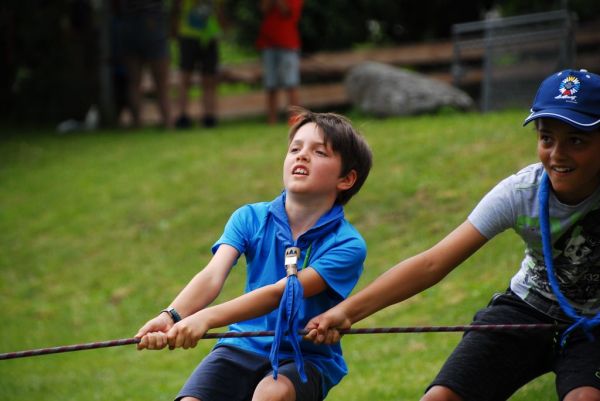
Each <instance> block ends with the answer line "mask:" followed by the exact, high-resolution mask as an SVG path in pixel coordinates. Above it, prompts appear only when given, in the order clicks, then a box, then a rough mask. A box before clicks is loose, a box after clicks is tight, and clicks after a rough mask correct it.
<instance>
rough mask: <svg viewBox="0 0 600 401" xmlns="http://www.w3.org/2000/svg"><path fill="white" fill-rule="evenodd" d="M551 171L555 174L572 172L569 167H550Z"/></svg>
mask: <svg viewBox="0 0 600 401" xmlns="http://www.w3.org/2000/svg"><path fill="white" fill-rule="evenodd" d="M552 170H553V171H556V172H557V173H561V174H564V173H570V172H571V171H573V170H574V169H572V168H570V167H558V166H554V167H552Z"/></svg>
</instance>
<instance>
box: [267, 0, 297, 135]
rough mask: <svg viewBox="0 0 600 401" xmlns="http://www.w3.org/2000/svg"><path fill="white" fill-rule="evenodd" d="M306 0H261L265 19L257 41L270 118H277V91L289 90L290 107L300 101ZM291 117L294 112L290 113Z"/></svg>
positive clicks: (275, 119)
mask: <svg viewBox="0 0 600 401" xmlns="http://www.w3.org/2000/svg"><path fill="white" fill-rule="evenodd" d="M302 1H303V0H261V2H260V9H261V11H262V13H263V20H262V23H261V25H260V32H259V35H258V39H257V41H256V45H257V47H258V48H259V49H260V50H261V51H262V61H263V85H264V87H265V89H266V92H267V121H268V123H269V124H274V123H276V122H277V111H278V100H277V91H278V90H279V89H284V90H285V91H286V93H287V100H288V108H289V107H291V106H297V105H298V104H299V95H298V86H299V85H300V44H301V42H300V32H299V29H298V23H299V22H300V14H301V13H302ZM288 117H291V114H290V115H289V116H288Z"/></svg>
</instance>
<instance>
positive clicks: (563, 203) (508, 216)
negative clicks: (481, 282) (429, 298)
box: [307, 70, 600, 401]
mask: <svg viewBox="0 0 600 401" xmlns="http://www.w3.org/2000/svg"><path fill="white" fill-rule="evenodd" d="M531 121H534V122H535V129H536V132H537V139H538V141H537V153H538V157H539V159H540V163H536V164H532V165H530V166H527V167H525V168H524V169H522V170H521V171H519V172H517V173H516V174H514V175H512V176H510V177H508V178H506V179H504V180H503V181H501V182H500V183H499V184H498V185H497V186H496V187H494V188H493V189H492V190H491V191H490V192H489V193H488V194H487V195H486V196H485V197H484V198H483V199H482V200H481V202H480V203H479V204H478V205H477V206H476V207H475V209H474V210H473V211H472V212H471V214H470V215H469V216H468V219H467V220H466V221H465V222H463V223H462V224H461V225H460V226H459V227H458V228H456V229H455V230H454V231H453V232H452V233H450V234H449V235H448V236H447V237H446V238H444V239H443V240H441V241H440V242H439V243H437V244H436V245H434V246H433V247H432V248H430V249H428V250H426V251H425V252H422V253H420V254H418V255H416V256H414V257H412V258H409V259H406V260H405V261H403V262H401V263H399V264H398V265H396V266H395V267H393V268H392V269H390V270H388V271H387V272H386V273H384V274H383V275H382V276H381V277H379V278H378V279H376V280H375V281H374V282H373V283H372V284H370V285H369V286H367V287H366V288H365V289H363V290H362V291H360V292H358V293H356V294H355V295H353V296H352V297H350V298H348V299H347V300H345V301H344V302H342V303H340V304H338V305H337V306H336V307H334V308H333V309H331V310H329V311H327V312H326V313H325V314H322V315H320V316H317V317H315V318H314V319H312V320H311V321H310V322H309V324H308V325H307V328H308V329H310V330H311V332H310V333H309V335H308V336H307V337H308V338H311V339H314V340H315V341H316V342H317V343H331V342H332V341H338V340H339V332H338V331H337V330H331V329H332V328H347V327H349V326H350V325H351V324H352V323H355V322H357V321H359V320H361V319H363V318H365V317H367V316H369V315H370V314H372V313H374V312H376V311H378V310H380V309H382V308H384V307H386V306H388V305H391V304H394V303H397V302H400V301H403V300H405V299H407V298H410V297H411V296H413V295H415V294H417V293H419V292H421V291H423V290H425V289H426V288H429V287H431V286H432V285H434V284H436V283H437V282H439V281H440V280H442V279H443V278H444V277H445V276H446V275H447V274H448V273H450V272H451V271H452V270H453V269H454V268H456V267H457V266H458V265H459V264H460V263H462V262H463V261H464V260H465V259H467V258H468V257H469V256H471V255H472V254H473V253H475V252H476V251H477V250H478V249H479V248H481V247H482V246H483V245H484V244H485V243H486V242H487V241H488V240H490V239H491V238H493V237H494V236H495V235H497V234H499V233H500V232H502V231H504V230H506V229H509V228H512V229H514V230H515V232H516V233H517V234H518V235H519V236H520V237H521V238H522V239H523V241H524V242H525V256H524V258H523V260H522V262H521V264H520V268H519V271H518V272H517V273H516V274H515V275H514V276H513V278H512V280H511V282H510V287H509V289H508V290H507V291H506V292H505V293H502V294H497V295H496V296H494V297H493V298H492V300H491V301H490V304H489V305H488V307H487V308H485V309H482V310H480V311H479V312H478V313H477V314H476V315H475V318H474V320H473V324H519V323H523V324H538V323H542V324H554V323H562V324H563V325H566V326H567V328H566V329H564V328H561V329H560V330H558V329H557V330H556V332H553V331H546V332H539V333H537V334H536V333H531V332H524V331H521V332H517V331H511V332H483V331H479V332H476V331H471V332H468V333H467V334H465V335H464V337H463V339H462V341H461V342H460V344H459V345H458V346H457V348H456V349H455V350H454V352H453V353H452V355H451V356H450V357H449V359H448V360H447V361H446V363H445V364H444V366H443V368H442V370H441V371H440V373H439V374H438V376H437V377H436V378H435V380H434V381H433V382H432V383H431V385H430V386H429V388H428V390H427V392H426V394H425V395H424V397H423V398H422V401H500V400H506V399H508V398H509V397H510V396H511V395H512V394H513V393H514V392H515V391H516V390H517V389H519V388H520V387H521V386H523V385H524V384H526V383H528V382H529V381H531V380H533V379H534V378H536V377H538V376H541V375H543V374H545V373H548V372H554V373H555V374H556V390H557V393H558V397H559V399H560V400H564V401H575V400H586V401H597V400H600V328H599V327H598V324H599V323H600V315H599V312H600V76H598V75H596V74H592V73H590V72H587V71H585V70H580V71H576V70H565V71H561V72H558V73H556V74H553V75H551V76H550V77H548V78H546V79H545V80H544V81H543V82H542V84H541V85H540V88H539V89H538V92H537V95H536V97H535V99H534V102H533V107H532V109H531V114H530V115H529V116H528V117H527V118H526V119H525V122H524V124H528V123H530V122H531Z"/></svg>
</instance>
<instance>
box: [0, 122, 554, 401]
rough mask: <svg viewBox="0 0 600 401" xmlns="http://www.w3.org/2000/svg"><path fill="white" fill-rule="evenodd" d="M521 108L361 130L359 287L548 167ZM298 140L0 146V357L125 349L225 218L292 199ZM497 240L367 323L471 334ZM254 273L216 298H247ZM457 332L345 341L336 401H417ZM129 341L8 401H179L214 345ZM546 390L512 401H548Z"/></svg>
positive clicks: (547, 381) (8, 392)
mask: <svg viewBox="0 0 600 401" xmlns="http://www.w3.org/2000/svg"><path fill="white" fill-rule="evenodd" d="M524 115H525V113H524V111H518V112H517V111H508V112H502V113H491V114H486V115H480V114H475V113H473V114H454V113H446V114H442V115H439V116H421V117H413V118H403V119H388V120H374V119H366V118H364V117H361V116H355V118H353V120H354V123H355V125H356V126H357V127H359V129H360V130H361V131H362V132H363V134H364V135H365V137H366V138H367V140H368V141H369V143H370V144H371V146H372V148H373V151H374V155H375V160H374V168H373V170H372V173H371V176H370V177H369V179H368V180H367V183H366V184H365V186H364V187H363V190H362V191H361V192H360V193H359V194H358V195H357V196H356V197H355V198H354V199H353V200H352V201H351V202H350V204H349V205H348V207H347V208H346V215H347V218H348V219H349V220H350V221H351V222H353V223H354V224H355V225H356V226H357V228H358V229H359V230H360V231H361V232H362V234H363V236H364V237H365V239H366V241H367V243H368V246H369V250H368V257H367V262H366V270H365V273H364V275H363V277H362V278H361V280H360V282H359V285H358V288H362V287H363V286H365V285H366V284H367V283H368V282H370V281H371V280H372V279H374V278H375V277H376V276H378V275H379V274H380V273H381V272H383V271H385V270H386V269H387V268H389V267H391V266H392V265H393V264H395V263H396V262H397V261H399V260H401V259H403V258H405V257H407V256H410V255H412V254H413V253H416V252H418V251H420V250H423V249H425V248H426V247H428V246H430V245H432V244H434V243H435V242H436V241H437V240H439V239H441V238H442V237H443V236H444V235H445V234H446V233H447V232H449V231H450V230H451V229H452V228H453V227H454V226H456V225H458V224H459V223H460V222H462V221H463V220H464V219H465V218H466V216H467V214H468V213H469V212H470V210H471V209H472V208H473V207H474V206H475V204H476V203H477V201H478V200H479V199H480V198H481V196H483V195H484V194H485V193H486V192H487V191H488V190H489V189H490V188H491V187H492V186H493V185H494V184H495V183H496V182H497V181H498V180H499V179H501V178H503V177H505V176H507V175H508V174H511V173H512V172H514V171H516V170H517V169H519V168H520V167H522V166H524V165H526V164H529V163H531V162H534V161H536V153H535V136H534V133H533V131H532V130H531V128H522V127H521V121H522V119H523V117H524ZM286 133H287V127H286V126H284V125H279V126H274V127H268V126H265V125H263V124H261V123H259V122H253V121H250V122H230V123H225V124H223V125H222V126H220V127H218V128H217V129H216V130H212V131H203V130H197V131H189V132H179V131H174V132H163V131H158V130H152V129H148V130H140V131H136V132H127V131H120V130H117V131H100V132H93V133H81V134H72V135H65V136H57V135H55V134H53V133H52V132H50V131H48V132H43V131H37V132H33V131H27V132H19V133H18V134H12V135H4V136H3V137H2V138H0V185H1V191H0V310H1V311H2V312H1V315H0V316H2V329H1V333H2V334H1V335H0V352H9V351H16V350H21V349H29V348H40V347H47V346H56V345H63V344H73V343H82V342H90V341H97V340H108V339H116V338H126V337H131V336H133V334H134V333H135V332H136V331H137V329H138V328H139V327H140V326H141V325H142V324H143V323H144V322H145V321H146V320H148V319H149V318H151V317H152V316H154V314H156V313H157V312H158V311H159V310H160V309H162V308H163V307H165V306H166V305H168V303H169V302H170V301H171V300H172V299H173V297H174V296H175V295H176V294H177V292H178V291H179V290H180V289H181V288H182V286H183V285H184V284H186V283H187V281H188V280H189V279H190V278H191V277H192V276H193V275H194V274H195V273H196V272H197V271H198V270H199V269H201V268H202V267H203V266H204V263H206V262H207V261H208V259H209V258H210V247H211V245H212V243H213V242H214V241H215V240H216V239H217V238H218V237H219V235H220V234H221V232H222V229H223V225H224V224H225V222H226V221H227V218H228V217H229V215H230V213H231V212H232V211H233V210H235V209H236V208H237V207H239V206H240V205H242V204H244V203H248V202H257V201H262V200H270V199H272V198H274V197H275V196H276V195H277V194H278V193H279V191H280V190H281V186H282V184H281V168H282V167H281V165H282V161H283V156H284V152H285V149H286V146H287V143H286V139H287V135H286ZM521 256H522V250H521V246H520V243H519V240H518V238H517V237H516V235H514V234H513V233H505V234H502V235H500V236H499V237H498V238H496V239H495V240H494V241H492V242H490V243H489V244H488V245H486V246H485V247H484V248H483V249H482V250H481V251H480V252H479V253H478V254H477V255H475V256H474V257H472V258H471V259H469V260H468V261H467V262H466V263H464V264H463V266H461V267H460V268H459V269H457V270H456V271H454V272H453V273H452V274H451V275H450V276H449V277H447V278H446V279H445V280H444V281H443V282H442V283H440V285H438V286H436V287H434V288H432V289H430V290H428V291H426V292H424V293H422V294H420V295H418V296H416V297H414V298H413V299H411V300H409V301H407V302H405V303H403V304H401V305H395V306H392V307H390V308H387V309H385V310H383V311H381V312H379V313H377V314H375V315H373V316H371V317H369V318H367V319H365V320H364V321H362V322H359V323H358V324H357V325H356V327H371V326H403V325H452V324H466V323H468V322H470V319H471V316H472V315H473V314H474V313H475V311H476V310H477V309H478V308H479V307H482V306H484V305H485V304H486V302H487V301H488V299H489V298H490V297H491V296H492V294H493V293H494V292H497V291H502V290H504V289H505V288H506V286H507V285H508V280H509V278H510V277H511V275H512V274H513V273H514V272H515V271H516V269H517V266H518V263H519V261H520V258H521ZM243 279H244V263H243V262H241V263H240V264H239V265H238V267H237V268H235V269H234V271H233V273H232V275H231V276H230V278H229V281H228V282H227V284H226V287H225V290H224V293H223V294H222V297H221V298H220V299H227V298H231V297H233V296H235V295H237V294H239V293H240V292H241V291H242V288H243ZM459 339H460V334H441V333H440V334H397V335H372V336H347V337H346V338H344V340H343V345H344V352H345V355H346V357H347V362H348V365H349V368H350V375H349V376H348V377H346V378H345V379H344V381H343V382H342V383H341V384H340V385H339V386H337V387H336V388H334V389H333V390H332V392H331V393H330V396H329V397H328V400H330V401H353V400H357V401H358V400H379V401H385V400H416V399H418V398H419V397H420V395H421V394H422V391H423V389H424V387H425V386H426V385H427V384H428V382H429V381H430V380H431V379H432V378H433V377H434V376H435V374H436V373H437V370H438V368H439V367H440V366H441V364H442V363H443V361H444V359H445V358H446V356H447V355H448V354H449V352H450V351H451V350H452V348H453V346H454V345H455V344H456V343H457V342H458V340H459ZM213 344H214V341H209V340H206V341H203V342H201V344H200V345H199V346H198V347H197V348H196V349H194V350H187V351H184V350H175V351H171V352H170V351H161V352H137V351H136V350H135V347H134V346H124V347H117V348H109V349H102V350H92V351H82V352H73V353H66V354H57V355H48V356H41V357H34V358H24V359H18V360H9V361H0V398H1V399H3V400H11V401H19V400H29V399H40V398H43V399H45V400H61V401H64V400H82V399H89V400H107V399H113V400H132V401H134V400H135V401H137V400H169V399H172V397H173V396H174V395H175V394H176V392H177V391H178V389H179V388H180V386H181V385H182V384H183V382H184V381H185V379H186V378H187V376H188V374H189V373H190V372H191V370H192V369H193V368H194V367H195V365H196V364H197V362H198V361H199V360H200V359H201V358H202V357H203V356H204V355H205V354H206V353H207V352H208V350H209V349H210V348H211V347H212V346H213ZM553 398H554V386H553V384H552V378H551V377H548V376H547V377H544V378H542V379H540V380H538V381H536V382H535V383H533V384H531V385H529V386H527V387H526V388H524V389H522V390H521V391H519V392H518V393H517V394H516V395H515V396H514V397H513V398H512V400H514V401H516V400H520V401H524V400H539V399H553Z"/></svg>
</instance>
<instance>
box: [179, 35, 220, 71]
mask: <svg viewBox="0 0 600 401" xmlns="http://www.w3.org/2000/svg"><path fill="white" fill-rule="evenodd" d="M218 65H219V49H218V45H217V41H216V40H211V41H210V42H208V43H207V44H202V42H200V41H199V40H198V39H192V38H179V67H180V68H181V69H182V70H183V71H187V72H192V71H194V69H195V68H197V67H199V68H200V73H202V74H203V75H215V74H216V73H217V67H218Z"/></svg>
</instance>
